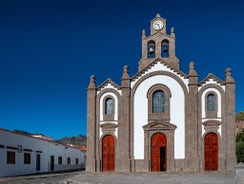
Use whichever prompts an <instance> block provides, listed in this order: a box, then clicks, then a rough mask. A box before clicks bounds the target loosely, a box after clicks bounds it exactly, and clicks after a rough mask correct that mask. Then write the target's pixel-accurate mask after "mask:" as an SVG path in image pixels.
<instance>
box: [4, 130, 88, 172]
mask: <svg viewBox="0 0 244 184" xmlns="http://www.w3.org/2000/svg"><path fill="white" fill-rule="evenodd" d="M84 167H85V152H84V151H82V150H80V149H78V148H74V147H71V146H67V145H63V144H59V143H57V142H55V141H53V140H50V139H42V138H33V137H31V136H28V135H22V134H19V133H16V132H11V131H8V130H5V129H0V177H6V176H14V175H24V174H34V173H46V172H55V171H62V170H73V169H82V168H84Z"/></svg>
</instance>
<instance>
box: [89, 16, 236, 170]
mask: <svg viewBox="0 0 244 184" xmlns="http://www.w3.org/2000/svg"><path fill="white" fill-rule="evenodd" d="M235 164H236V156H235V81H234V79H233V78H232V74H231V69H226V71H225V79H224V80H221V79H219V78H218V77H216V76H215V75H213V74H209V75H208V76H207V77H206V78H205V79H204V80H202V81H198V74H197V72H196V70H195V68H194V63H193V62H190V63H189V72H188V74H185V73H184V72H182V71H181V70H180V69H179V59H178V58H177V57H176V54H175V32H174V28H171V31H170V33H169V34H167V33H166V20H165V19H164V18H162V17H161V16H160V15H159V14H157V16H156V17H155V18H154V19H152V20H151V21H150V35H148V36H147V35H146V33H145V31H144V30H143V32H142V58H141V59H140V61H139V66H138V73H136V74H135V75H134V76H132V77H131V76H130V75H129V71H128V67H127V66H124V70H123V74H122V78H121V84H120V85H118V84H116V83H115V82H113V81H112V80H111V79H108V80H106V81H105V82H104V83H102V84H101V85H99V86H96V83H95V76H91V77H90V83H89V86H88V88H87V160H86V170H87V171H90V172H105V171H115V172H117V171H118V172H153V171H165V172H180V171H184V172H203V171H219V172H225V171H231V170H232V169H233V168H234V166H235Z"/></svg>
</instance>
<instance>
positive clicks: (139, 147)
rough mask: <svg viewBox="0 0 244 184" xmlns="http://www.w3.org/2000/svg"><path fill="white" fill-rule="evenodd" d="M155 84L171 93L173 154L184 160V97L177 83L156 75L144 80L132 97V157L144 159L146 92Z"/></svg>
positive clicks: (146, 111) (146, 114)
mask: <svg viewBox="0 0 244 184" xmlns="http://www.w3.org/2000/svg"><path fill="white" fill-rule="evenodd" d="M155 84H164V85H166V86H167V87H168V88H169V89H170V91H171V94H172V96H171V98H170V123H172V124H175V125H176V126H177V128H176V130H175V145H174V154H175V158H176V159H183V158H185V97H184V92H183V89H182V88H181V86H180V85H179V83H178V82H177V81H176V80H175V79H173V78H171V77H169V76H164V75H156V76H152V77H150V78H147V79H146V80H144V81H143V82H142V83H141V84H140V85H139V86H138V88H137V89H136V91H135V96H134V157H135V159H144V130H143V128H142V126H144V125H146V124H147V123H148V117H147V116H148V99H147V92H148V90H149V88H150V87H151V86H153V85H155Z"/></svg>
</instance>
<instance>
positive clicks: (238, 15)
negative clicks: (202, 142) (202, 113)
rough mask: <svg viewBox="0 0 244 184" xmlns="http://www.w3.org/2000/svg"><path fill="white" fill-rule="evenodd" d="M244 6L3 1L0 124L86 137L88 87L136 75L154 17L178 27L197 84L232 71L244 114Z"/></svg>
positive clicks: (142, 0)
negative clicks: (143, 37) (124, 74)
mask: <svg viewBox="0 0 244 184" xmlns="http://www.w3.org/2000/svg"><path fill="white" fill-rule="evenodd" d="M243 10H244V3H243V2H241V1H239V0H232V1H226V0H222V1H214V0H204V1H202V0H200V1H195V0H194V1H193V0H185V1H181V0H172V1H164V0H134V1H133V0H123V1H112V0H103V1H100V0H93V1H83V0H59V1H53V0H21V1H19V0H2V1H0V127H1V128H5V129H10V130H15V129H19V130H25V131H28V132H31V133H43V134H45V135H47V136H51V137H53V138H55V139H58V138H61V137H63V136H75V135H79V134H83V135H85V134H86V87H87V86H88V83H89V77H90V75H92V74H94V75H95V76H96V83H97V85H100V84H101V83H102V82H104V81H105V80H106V79H107V78H112V80H113V81H115V82H116V83H118V84H120V78H121V76H122V72H123V66H124V65H128V66H129V68H130V75H131V76H133V75H134V74H135V73H136V72H137V66H138V61H139V59H140V57H141V32H142V29H146V33H147V35H148V34H149V21H150V20H151V19H153V18H154V17H155V16H156V14H157V13H159V14H160V15H161V16H162V17H163V18H165V19H167V30H168V33H169V30H170V27H172V26H174V27H175V34H176V55H177V57H178V58H179V59H180V69H181V70H182V71H183V72H185V73H188V64H189V62H190V61H194V62H195V68H196V70H197V72H198V74H199V81H201V80H203V79H204V78H205V77H206V76H207V75H208V73H213V74H214V75H216V76H217V77H219V78H220V79H222V80H224V75H225V69H226V68H228V67H230V68H231V69H232V72H233V73H232V74H233V77H234V79H235V80H236V81H237V87H236V98H237V103H236V111H237V112H239V111H243V110H244V104H243V102H244V97H243V95H242V94H244V80H243V78H244V72H243V69H244V68H243V66H244V64H243V62H244V61H243V54H244V46H243V43H244V34H243V31H244V21H243V17H244V11H243Z"/></svg>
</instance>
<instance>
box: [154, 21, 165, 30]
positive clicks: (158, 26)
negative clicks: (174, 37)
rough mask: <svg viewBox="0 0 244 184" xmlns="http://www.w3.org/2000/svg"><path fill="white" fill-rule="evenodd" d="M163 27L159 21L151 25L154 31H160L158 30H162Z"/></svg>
mask: <svg viewBox="0 0 244 184" xmlns="http://www.w3.org/2000/svg"><path fill="white" fill-rule="evenodd" d="M163 27H164V23H163V22H162V21H161V20H156V21H155V22H154V23H153V28H154V29H155V30H160V29H163Z"/></svg>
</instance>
